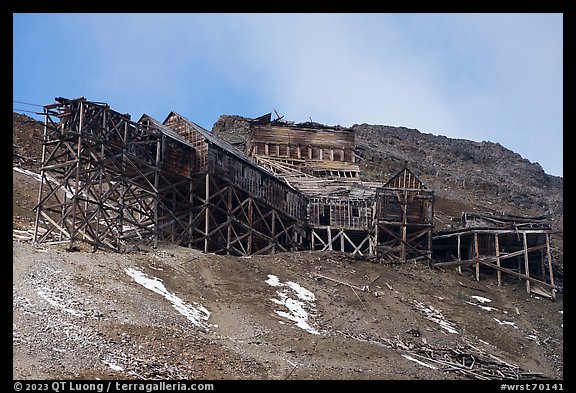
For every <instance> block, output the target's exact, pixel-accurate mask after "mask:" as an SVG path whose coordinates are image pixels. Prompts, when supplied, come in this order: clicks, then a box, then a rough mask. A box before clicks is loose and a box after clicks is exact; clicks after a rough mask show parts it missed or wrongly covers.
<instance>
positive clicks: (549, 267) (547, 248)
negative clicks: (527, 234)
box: [546, 233, 555, 297]
mask: <svg viewBox="0 0 576 393" xmlns="http://www.w3.org/2000/svg"><path fill="white" fill-rule="evenodd" d="M546 254H547V255H548V271H549V272H550V285H551V286H552V287H554V270H553V266H552V253H551V252H550V234H548V233H547V234H546ZM552 294H553V296H554V297H555V292H554V291H553V292H552Z"/></svg>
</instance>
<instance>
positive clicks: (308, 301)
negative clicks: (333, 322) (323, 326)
mask: <svg viewBox="0 0 576 393" xmlns="http://www.w3.org/2000/svg"><path fill="white" fill-rule="evenodd" d="M265 282H266V283H267V284H269V285H270V286H273V287H279V288H280V289H279V290H278V291H276V295H277V297H278V298H277V299H270V300H271V301H272V302H273V303H275V304H278V305H280V306H284V307H286V308H287V309H288V311H289V312H286V311H280V310H274V312H275V313H276V314H278V315H280V316H281V317H284V318H286V319H289V320H290V321H293V322H295V323H296V326H298V327H299V328H300V329H303V330H305V331H307V332H308V333H311V334H320V333H319V332H318V331H317V330H316V329H314V328H313V327H312V326H310V324H309V323H308V311H306V309H308V310H309V311H310V312H312V313H316V305H315V304H314V302H315V300H316V296H315V295H314V293H312V292H310V291H309V290H307V289H306V288H304V287H302V286H301V285H300V284H298V283H295V282H293V281H288V282H286V283H282V282H280V280H279V279H278V277H277V276H275V275H273V274H268V279H267V280H266V281H265ZM292 293H293V294H295V295H296V299H294V298H291V297H289V296H288V295H289V294H292ZM279 322H280V323H283V322H282V321H279Z"/></svg>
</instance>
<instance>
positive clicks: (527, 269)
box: [522, 232, 530, 294]
mask: <svg viewBox="0 0 576 393" xmlns="http://www.w3.org/2000/svg"><path fill="white" fill-rule="evenodd" d="M522 238H523V241H524V273H525V274H526V277H530V264H529V262H530V260H529V259H528V240H527V238H526V232H524V233H523V234H522ZM526 292H528V294H529V293H530V280H526Z"/></svg>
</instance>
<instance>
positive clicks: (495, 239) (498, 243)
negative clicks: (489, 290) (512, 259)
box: [494, 233, 502, 286]
mask: <svg viewBox="0 0 576 393" xmlns="http://www.w3.org/2000/svg"><path fill="white" fill-rule="evenodd" d="M494 243H495V247H496V266H498V267H500V241H499V238H498V234H497V233H495V234H494ZM496 275H497V276H498V286H501V285H502V277H501V276H502V273H501V272H500V270H496Z"/></svg>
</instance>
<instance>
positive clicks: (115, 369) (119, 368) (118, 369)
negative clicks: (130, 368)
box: [103, 360, 124, 371]
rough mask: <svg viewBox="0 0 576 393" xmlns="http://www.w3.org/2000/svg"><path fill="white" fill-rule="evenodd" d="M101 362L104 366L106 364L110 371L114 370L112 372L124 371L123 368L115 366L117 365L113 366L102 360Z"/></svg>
mask: <svg viewBox="0 0 576 393" xmlns="http://www.w3.org/2000/svg"><path fill="white" fill-rule="evenodd" d="M103 362H104V364H107V365H108V367H110V368H111V369H112V370H114V371H124V368H123V367H120V366H117V365H115V364H114V363H112V362H106V361H104V360H103Z"/></svg>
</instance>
